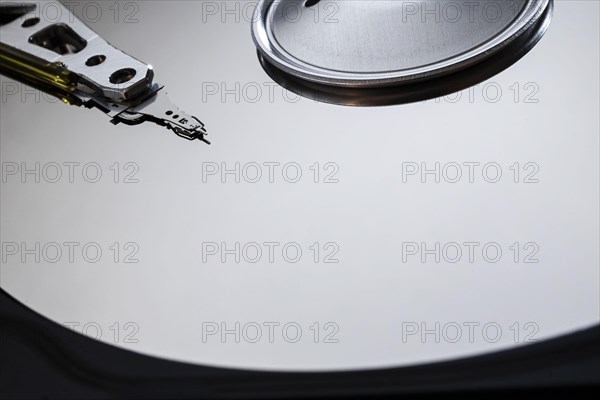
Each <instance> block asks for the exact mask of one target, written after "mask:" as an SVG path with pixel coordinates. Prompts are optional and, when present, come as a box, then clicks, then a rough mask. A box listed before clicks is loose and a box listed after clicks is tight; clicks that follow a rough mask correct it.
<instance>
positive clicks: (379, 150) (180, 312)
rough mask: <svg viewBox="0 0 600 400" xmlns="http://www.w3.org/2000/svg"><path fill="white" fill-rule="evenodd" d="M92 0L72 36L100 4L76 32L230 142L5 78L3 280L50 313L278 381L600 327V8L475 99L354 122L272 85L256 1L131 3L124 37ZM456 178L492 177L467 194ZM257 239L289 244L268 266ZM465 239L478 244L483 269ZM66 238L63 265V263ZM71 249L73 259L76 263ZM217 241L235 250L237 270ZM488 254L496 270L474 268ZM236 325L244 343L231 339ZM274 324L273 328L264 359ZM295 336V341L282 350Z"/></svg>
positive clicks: (567, 0) (469, 93)
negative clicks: (141, 65) (80, 104)
mask: <svg viewBox="0 0 600 400" xmlns="http://www.w3.org/2000/svg"><path fill="white" fill-rule="evenodd" d="M78 1H79V2H80V3H81V4H80V6H79V7H78V8H76V9H75V12H76V14H77V15H78V16H79V17H80V18H85V12H84V10H85V6H86V5H88V4H92V5H93V4H97V5H99V6H101V7H103V8H102V11H103V14H102V15H103V17H102V18H101V19H99V20H98V21H96V22H90V21H86V22H89V23H90V25H91V26H93V28H94V30H95V31H96V32H98V33H99V34H100V35H101V36H102V37H103V38H105V39H106V40H107V41H109V42H110V43H114V44H118V46H119V48H121V49H123V50H124V51H126V52H129V53H131V54H135V55H136V56H137V57H139V58H140V59H141V60H148V61H150V60H151V61H152V64H153V66H154V67H155V69H156V71H157V79H158V72H160V81H161V82H167V83H168V85H169V86H168V90H169V95H170V96H171V97H172V98H176V99H177V100H178V104H179V105H180V106H181V107H182V108H183V109H185V110H188V111H192V110H194V111H197V112H198V113H201V114H202V115H207V116H210V127H211V130H212V131H214V132H218V134H216V133H215V134H214V135H213V137H212V139H213V145H212V146H198V145H195V144H194V143H190V142H187V141H185V140H174V139H173V138H172V137H171V136H172V135H165V134H164V133H163V132H161V130H160V129H155V127H154V126H152V125H150V124H141V125H138V126H133V127H129V126H123V125H122V124H119V125H117V126H111V125H110V124H107V123H106V116H105V115H103V114H101V113H98V112H92V111H91V110H82V109H78V108H75V107H66V106H65V105H64V104H62V103H60V102H59V101H58V100H54V99H51V98H47V97H44V95H43V94H39V93H37V92H35V91H32V90H31V89H29V88H28V87H26V86H24V85H20V84H19V83H17V82H15V81H13V80H10V79H8V78H5V77H0V85H1V88H2V99H1V101H2V103H1V106H0V157H1V165H2V168H3V170H2V174H0V211H1V213H0V236H1V242H2V243H3V244H4V245H5V248H4V249H3V253H2V256H3V258H2V260H1V266H0V286H1V287H2V289H4V290H6V291H7V292H8V293H9V294H11V295H13V296H14V297H16V298H17V299H18V300H19V301H21V302H23V303H24V304H25V305H27V306H28V307H30V308H32V309H33V310H35V311H36V312H39V313H40V314H42V315H44V316H45V317H48V318H50V319H51V320H52V321H55V322H56V323H58V324H65V325H68V326H71V327H73V329H74V330H76V332H80V333H81V332H85V333H86V334H87V335H89V336H91V337H97V338H98V340H101V341H103V342H105V343H108V344H111V345H114V346H119V347H121V348H124V349H127V350H132V351H137V352H141V353H144V354H150V355H154V356H160V357H165V358H168V359H175V360H182V361H187V362H194V363H200V364H205V365H217V366H228V367H238V368H251V369H269V370H341V369H358V368H380V367H387V366H401V365H411V364H421V363H426V362H433V361H442V360H450V359H456V358H460V357H467V356H473V355H480V354H484V353H490V352H494V351H501V350H504V349H509V348H514V347H516V346H526V345H528V344H527V343H529V341H530V340H531V339H533V340H538V341H542V340H545V339H549V338H553V337H557V336H559V335H562V334H566V333H570V332H574V331H577V330H579V329H582V328H585V327H589V326H591V325H594V324H598V323H599V321H600V317H599V315H600V314H599V312H600V304H599V302H598V298H599V293H600V281H599V279H600V270H599V264H600V254H599V249H598V243H599V242H600V236H599V235H600V230H599V228H600V212H599V204H600V198H599V195H600V190H599V189H600V164H599V161H600V154H599V153H600V140H599V134H598V132H599V131H600V120H599V117H598V110H599V109H600V98H599V93H600V76H599V75H598V71H599V70H600V31H599V29H600V3H599V2H597V1H584V0H564V1H563V0H558V1H555V10H554V17H553V19H552V25H551V27H550V29H548V31H547V33H546V34H545V35H544V37H543V38H542V40H540V41H539V43H538V44H537V45H536V46H535V47H534V48H533V49H532V50H531V51H530V52H529V53H528V54H527V55H525V57H523V58H522V59H521V60H520V61H519V62H518V63H516V64H514V65H513V66H512V67H511V68H508V69H506V70H504V71H502V72H501V73H499V74H498V75H495V76H494V77H493V78H489V79H487V80H486V81H484V82H482V83H481V84H479V85H477V86H475V87H472V88H470V89H467V90H463V91H460V92H457V93H453V94H451V95H448V96H444V97H442V98H439V99H433V100H429V101H419V102H414V103H411V104H403V105H394V106H388V107H372V108H368V107H364V108H353V107H341V106H337V105H332V104H327V103H323V102H317V101H314V100H312V99H308V98H304V97H301V96H298V95H296V94H294V93H291V92H289V91H287V90H284V89H283V88H282V87H280V86H279V85H278V84H276V83H275V82H273V81H272V79H271V78H270V77H269V76H268V75H267V74H266V73H265V72H264V70H263V68H262V66H261V65H260V63H259V62H258V61H257V54H256V47H255V45H254V43H253V41H252V38H251V36H250V32H249V31H250V24H251V17H252V13H251V12H252V11H253V4H255V2H253V1H248V2H246V1H241V2H239V1H223V2H220V1H218V2H214V1H204V2H202V1H141V2H138V3H135V4H137V5H138V8H136V9H134V8H133V7H130V8H129V9H124V6H125V5H126V4H127V3H120V4H121V8H120V9H119V10H120V13H119V18H118V20H117V21H118V22H115V14H114V10H112V9H109V8H108V7H109V6H112V5H113V4H114V3H113V2H112V1H108V2H104V1H103V2H98V1H83V0H78ZM90 10H93V9H92V8H91V7H90ZM311 13H312V12H311ZM327 15H328V14H327ZM90 16H93V15H92V14H91V13H90ZM337 17H338V19H339V21H340V23H341V21H342V19H341V18H340V16H339V15H338V16H337ZM94 21H95V20H94ZM128 21H137V22H128ZM92 23H93V25H92ZM157 27H161V29H158V28H157ZM163 27H168V29H167V28H165V29H163ZM190 41H191V43H192V45H190V47H188V46H180V44H181V43H190ZM294 163H295V164H294ZM316 163H318V165H315V164H316ZM465 163H471V164H469V165H474V164H473V163H479V167H476V169H475V173H474V174H473V175H472V179H470V177H469V168H468V167H467V166H465ZM493 163H496V164H497V166H500V169H501V172H502V175H501V177H500V178H499V179H500V180H499V181H495V180H496V175H495V174H494V172H495V169H494V166H495V164H493ZM515 163H518V165H515ZM415 164H416V166H418V168H419V171H418V173H417V174H415V175H406V172H407V170H406V168H407V165H408V166H409V167H411V166H412V167H414V166H415ZM455 164H458V165H459V166H460V168H461V172H462V176H461V179H460V180H459V181H458V182H456V183H453V181H454V180H455V178H456V165H455ZM487 164H489V165H490V167H489V170H488V172H487V174H486V175H484V174H483V172H482V170H483V166H484V165H487ZM57 165H58V167H57ZM257 165H258V166H259V167H260V172H261V174H262V175H261V176H260V179H258V181H256V179H257V173H256V171H257V168H256V166H257ZM269 165H271V166H273V169H274V172H273V173H272V174H271V175H270V173H269V171H270V170H269ZM286 165H288V166H289V167H288V169H287V172H286V173H285V174H284V172H283V168H284V166H286ZM436 165H439V167H438V171H439V173H438V174H437V177H436V174H435V172H434V173H428V174H426V176H425V177H423V176H422V174H421V172H422V171H423V167H425V168H426V169H427V170H429V171H432V170H435V168H436ZM69 166H72V168H73V172H72V173H71V174H70V169H69V168H71V167H69ZM526 166H527V167H526ZM298 167H299V168H300V170H301V172H302V175H301V177H300V178H299V180H296V179H297V178H296V173H295V172H296V171H297V169H298ZM511 167H512V169H511ZM57 168H58V170H59V171H60V172H61V173H62V175H61V176H60V179H58V180H57V174H56V171H57ZM474 168H475V167H474ZM97 171H99V172H101V176H100V177H99V178H98V177H97V174H96V172H97ZM315 171H317V172H318V173H316V172H315ZM515 171H518V174H516V175H515ZM403 172H404V174H403ZM267 242H271V243H273V242H276V243H279V246H278V247H277V248H276V249H277V252H276V253H275V256H274V257H275V259H274V261H273V262H270V261H269V252H268V249H267V248H266V247H265V246H264V245H263V243H267ZM465 242H477V243H479V244H480V246H479V247H477V249H478V251H477V252H476V253H475V257H476V258H475V261H474V262H469V252H468V249H467V248H466V247H465V246H464V245H463V243H465ZM516 242H518V243H519V246H518V247H514V243H516ZM15 243H16V246H17V250H16V254H12V253H13V252H11V251H10V250H11V248H12V247H11V246H10V245H11V244H15ZM53 243H57V244H58V245H59V247H60V248H61V249H62V252H63V253H62V257H61V258H60V259H58V260H56V261H54V262H49V261H53V260H52V259H53V258H55V257H56V247H53ZM64 243H77V244H78V246H77V247H75V246H74V245H73V246H74V249H75V250H74V253H73V262H71V261H70V258H69V252H68V248H67V247H66V246H65V245H64ZM115 243H116V244H117V246H115ZM206 243H209V244H210V243H213V244H214V243H216V244H217V245H218V246H219V248H222V246H221V244H222V243H225V245H226V250H232V249H234V254H231V253H230V254H226V255H225V262H223V260H222V256H223V255H222V254H221V252H218V253H217V254H214V255H209V254H205V253H206V249H205V251H204V253H203V244H206ZM236 243H239V244H240V249H243V248H244V246H246V252H245V253H242V251H241V250H240V252H235V246H236ZM252 243H258V244H260V245H261V248H262V251H263V254H262V259H261V260H259V261H257V262H249V261H248V260H250V259H251V258H252V257H254V255H255V253H254V252H253V248H252V247H251V246H248V245H249V244H252ZM289 243H297V244H299V245H300V246H301V248H302V251H303V253H302V258H301V259H300V260H299V261H297V262H295V263H291V262H288V261H286V260H285V259H283V257H282V251H281V249H282V248H283V246H284V245H285V244H289ZM314 243H319V249H320V252H319V254H318V261H319V262H315V261H314V257H315V253H314V251H313V250H311V247H312V248H313V249H315V247H314V246H313V245H314ZM327 243H333V244H336V245H337V246H338V251H337V253H335V251H334V250H335V247H328V248H325V247H324V246H325V245H326V244H327ZM403 243H417V244H419V246H420V244H421V243H425V244H426V246H427V249H429V250H431V249H435V245H436V243H440V247H441V248H443V247H444V246H447V245H448V244H451V243H459V244H461V248H462V250H463V256H462V259H461V260H460V261H458V262H454V263H451V262H448V261H447V259H449V258H451V257H453V256H454V254H455V253H453V252H451V250H452V248H450V247H447V251H446V253H445V254H444V253H442V252H441V251H440V252H437V253H436V254H437V255H439V262H436V259H435V256H436V254H429V255H427V256H426V260H425V261H426V262H422V258H421V257H422V254H416V255H411V256H407V259H406V262H403V253H402V246H403ZM488 243H492V244H493V243H497V244H499V245H500V246H501V248H502V257H501V259H500V260H499V261H497V262H488V261H486V260H484V259H483V258H482V251H481V249H482V248H483V246H484V245H485V244H488ZM22 244H24V246H26V247H25V248H23V251H21V250H20V247H21V245H22ZM36 244H38V245H39V251H36V250H35V249H36ZM526 244H529V247H527V248H525V247H524V246H525V245H526ZM86 245H88V246H87V249H88V251H89V254H87V255H86V257H88V259H87V260H86V259H84V258H83V254H82V253H83V248H84V246H86ZM96 245H97V246H98V247H100V248H101V250H102V255H101V257H100V259H99V260H96V259H95V257H96V253H95V252H94V249H95V246H96ZM126 245H127V247H125V246H126ZM535 245H537V246H538V250H537V252H535ZM136 246H137V247H136ZM511 246H512V248H513V249H516V248H518V249H520V252H519V253H518V257H517V258H518V260H519V262H515V261H514V258H515V252H514V250H511V249H510V247H511ZM531 246H533V247H531ZM44 248H46V250H45V251H44V250H43V249H44ZM116 249H118V250H119V252H118V254H117V253H115V251H116ZM292 250H293V249H291V248H290V254H289V255H290V257H293V256H294V253H293V251H292ZM333 253H335V254H334V255H332V254H333ZM532 253H535V255H532ZM36 255H37V256H38V257H39V262H38V261H37V260H36ZM115 255H116V256H117V261H115ZM236 255H239V259H238V260H236ZM489 255H490V257H493V256H494V253H493V249H492V248H490V254H489ZM325 257H330V258H331V257H333V259H337V260H338V262H337V263H332V262H327V263H325V262H323V261H324V259H325ZM526 257H527V258H528V261H533V260H537V261H538V262H523V261H524V260H525V258H526ZM125 258H127V262H125V261H124V260H125ZM88 260H89V261H88ZM135 260H137V262H132V261H135ZM91 261H95V262H91ZM250 261H252V260H250ZM330 261H331V259H330ZM316 322H318V323H319V325H318V332H319V336H318V338H317V339H318V340H317V342H315V337H314V332H315V329H316V328H317V326H316V325H315V323H316ZM116 323H118V325H116ZM222 323H224V324H225V328H226V329H227V330H229V331H230V332H231V331H233V332H234V333H228V334H226V336H225V338H224V339H223V338H222V336H221V333H222V330H221V328H222V325H221V324H222ZM238 323H239V327H240V328H239V335H238V339H239V340H238V341H236V340H235V339H236V336H235V329H236V324H238ZM268 323H274V324H279V325H278V326H276V327H275V335H274V337H273V340H272V341H270V340H269V330H268V328H267V326H266V325H265V324H268ZM294 323H295V324H297V325H298V326H300V327H301V329H302V335H301V338H300V340H298V341H297V342H293V341H287V340H286V339H293V338H294V333H295V331H294V325H289V326H290V329H289V332H288V336H287V337H285V338H284V337H283V335H282V329H283V327H284V326H285V325H286V324H294ZM327 323H334V324H336V325H328V327H327V329H326V327H325V325H326V324H327ZM126 324H129V325H127V326H126ZM213 324H216V325H217V327H218V328H219V331H218V332H217V333H215V334H208V333H207V330H206V327H207V326H209V327H210V328H214V326H215V325H213ZM253 324H258V325H259V326H260V327H261V328H262V336H261V337H260V338H259V340H258V341H256V342H252V340H253V339H254V335H255V330H254V328H253V327H255V325H253ZM414 324H416V326H417V327H418V328H419V331H418V332H416V333H415V334H410V335H407V332H406V327H407V326H409V327H411V328H414V327H415V325H414ZM421 324H426V325H425V328H426V329H427V330H429V331H430V332H433V333H426V334H425V337H424V338H423V337H422V333H423V331H422V330H421V328H422V325H421ZM436 324H439V325H436ZM456 324H457V325H458V326H459V327H460V328H461V329H462V331H461V336H460V337H458V338H455V333H456V331H455V328H456ZM465 324H471V326H473V327H474V329H475V330H474V335H473V336H472V341H471V340H470V337H469V329H468V326H467V325H465ZM473 324H478V325H473ZM271 326H275V325H271ZM336 326H337V328H338V329H337V333H335V334H333V336H328V335H331V334H332V333H333V332H334V331H335V327H336ZM436 326H437V327H439V328H438V329H437V331H436ZM484 326H487V327H488V331H487V332H486V334H487V336H483V334H482V331H483V327H484ZM97 327H100V331H97V329H96V328H97ZM244 327H246V328H245V330H243V331H242V328H244ZM311 327H313V328H312V329H311ZM497 327H500V328H501V331H500V334H499V335H498V337H496V336H497V335H496V329H497ZM115 332H118V335H117V336H115ZM436 332H437V336H436ZM403 334H404V336H403ZM326 338H328V339H337V342H332V341H331V340H328V341H325V339H326Z"/></svg>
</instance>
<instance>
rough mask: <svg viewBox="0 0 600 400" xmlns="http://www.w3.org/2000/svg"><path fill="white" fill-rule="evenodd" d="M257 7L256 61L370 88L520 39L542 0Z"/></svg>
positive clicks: (428, 74)
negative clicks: (257, 57)
mask: <svg viewBox="0 0 600 400" xmlns="http://www.w3.org/2000/svg"><path fill="white" fill-rule="evenodd" d="M308 4H310V3H308V2H307V1H306V0H289V1H277V0H262V1H261V2H260V4H259V6H258V7H257V11H256V14H255V16H254V24H253V28H252V33H253V38H254V41H255V43H256V45H257V47H258V49H259V51H260V52H261V54H262V55H263V56H264V57H265V58H266V59H267V60H268V61H269V62H271V63H273V64H274V65H275V66H277V67H278V68H280V69H282V70H284V71H285V72H288V73H290V74H292V75H294V76H296V77H299V78H302V79H306V80H309V81H312V82H319V83H326V84H331V85H339V86H352V87H374V86H389V85H397V84H400V83H407V82H415V81H419V80H423V79H426V78H432V77H436V76H441V75H445V74H449V73H453V72H456V71H459V70H461V69H464V68H467V67H469V66H472V65H473V64H476V63H478V62H481V61H482V60H484V59H486V58H488V57H490V56H492V55H494V54H495V53H497V52H498V51H500V50H501V49H503V48H504V47H505V46H507V45H508V44H510V42H511V41H513V40H515V39H516V38H518V37H519V36H520V35H522V34H523V33H525V32H526V31H527V30H528V28H530V27H531V25H532V24H534V23H535V22H536V21H537V19H538V18H539V17H540V16H541V15H542V13H543V12H544V11H545V9H546V7H547V6H548V4H549V1H548V0H484V1H477V2H456V1H448V0H436V1H422V2H415V1H405V0H399V1H390V0H376V1H355V0H348V1H335V2H333V1H321V2H317V4H315V5H312V6H310V7H309V6H308Z"/></svg>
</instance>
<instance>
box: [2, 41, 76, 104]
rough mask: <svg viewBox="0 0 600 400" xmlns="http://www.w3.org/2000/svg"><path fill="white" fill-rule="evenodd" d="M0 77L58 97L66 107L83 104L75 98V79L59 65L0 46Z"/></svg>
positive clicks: (74, 75) (74, 76) (73, 75)
mask: <svg viewBox="0 0 600 400" xmlns="http://www.w3.org/2000/svg"><path fill="white" fill-rule="evenodd" d="M0 73H2V74H5V75H7V76H10V77H11V78H13V79H16V80H18V81H21V82H22V83H25V84H27V85H30V86H32V87H34V88H36V89H38V90H41V91H43V92H46V93H49V94H51V95H53V96H55V97H58V98H59V99H61V100H62V101H63V102H65V103H66V104H69V105H76V106H80V105H81V104H82V101H81V99H79V97H77V96H76V95H75V94H74V92H75V90H76V89H77V81H78V79H77V75H76V74H75V73H73V72H71V71H69V70H68V69H67V68H65V66H64V65H63V64H61V63H58V62H54V63H51V62H48V61H45V60H42V59H41V58H38V57H35V56H33V55H31V54H27V53H25V52H23V51H21V50H18V49H16V48H14V47H12V46H8V45H6V44H4V43H0Z"/></svg>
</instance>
